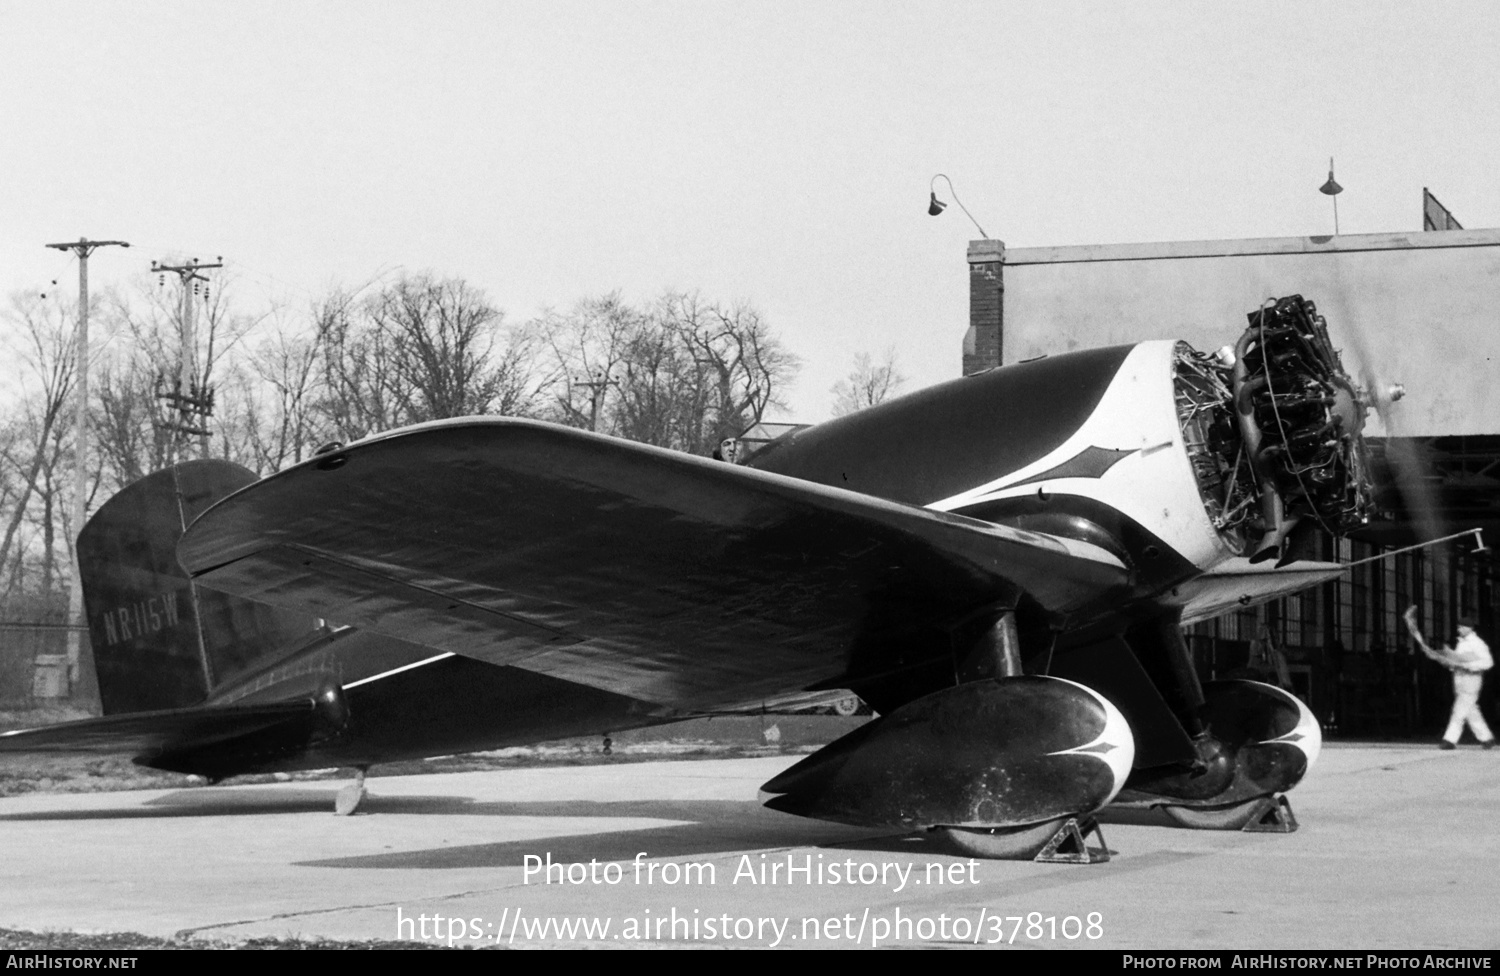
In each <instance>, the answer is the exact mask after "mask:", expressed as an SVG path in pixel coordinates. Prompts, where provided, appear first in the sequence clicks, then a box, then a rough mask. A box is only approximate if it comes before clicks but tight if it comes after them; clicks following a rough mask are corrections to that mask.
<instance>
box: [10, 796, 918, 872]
mask: <svg viewBox="0 0 1500 976" xmlns="http://www.w3.org/2000/svg"><path fill="white" fill-rule="evenodd" d="M375 789H377V790H378V786H376V787H375ZM336 792H337V790H336V789H333V788H301V789H287V788H285V787H279V786H277V787H270V786H268V787H264V788H256V787H243V786H241V787H234V788H214V787H204V788H198V789H189V790H176V791H173V792H171V793H166V794H163V795H162V796H159V797H156V798H155V799H152V800H150V801H148V802H147V803H146V804H144V805H131V806H128V807H127V806H122V807H114V808H104V809H95V810H52V811H31V812H26V813H14V814H4V815H0V821H3V820H13V821H24V820H59V821H66V820H80V821H82V820H133V819H151V818H169V817H239V816H263V815H277V814H287V815H290V814H306V813H317V814H323V815H326V816H330V817H331V816H333V813H332V810H333V799H334V795H335V793H336ZM395 815H419V816H474V817H495V818H497V821H498V820H503V818H506V817H527V818H548V817H554V818H558V819H567V820H573V821H576V820H578V819H580V818H583V819H593V818H597V819H599V820H601V821H605V820H612V819H613V820H619V819H633V820H645V819H649V820H669V821H676V822H675V823H669V824H663V825H661V826H657V827H647V828H635V829H629V830H610V829H608V825H607V824H601V828H602V830H601V831H598V832H590V831H586V832H583V833H568V834H560V835H555V836H542V837H534V838H530V839H527V840H523V841H501V842H497V843H493V844H467V845H443V846H441V847H434V848H427V849H421V850H410V851H381V852H380V853H378V854H368V855H355V856H352V857H340V858H327V859H319V860H315V861H303V862H297V863H298V864H299V865H300V866H305V867H328V868H391V869H412V868H430V869H451V868H474V867H521V866H522V863H523V859H524V858H525V857H526V855H528V854H547V853H550V854H551V855H552V859H553V860H554V861H563V862H571V861H583V862H586V861H588V860H589V859H590V858H595V859H598V860H600V861H622V860H630V859H632V858H634V857H635V856H636V855H637V854H638V853H641V852H643V851H644V852H645V853H646V854H647V856H648V857H650V858H671V857H685V856H691V855H696V854H722V853H727V852H732V851H742V850H757V849H763V848H787V847H833V846H836V847H838V848H839V849H844V850H867V851H897V852H914V850H915V849H923V850H925V851H926V852H929V853H935V854H942V853H948V851H947V850H946V849H945V848H943V847H941V846H940V845H935V846H927V845H925V838H924V837H923V835H911V834H907V835H901V834H897V835H891V834H889V833H883V834H874V833H873V832H872V831H870V830H868V829H861V828H856V827H846V826H843V825H840V824H833V823H824V822H821V821H816V820H807V819H804V818H801V817H793V816H790V815H788V814H783V813H777V812H775V811H773V810H767V809H766V808H764V807H762V806H761V805H760V803H759V802H758V801H755V800H623V801H618V802H598V801H588V800H537V801H518V802H478V801H476V800H475V799H474V798H473V797H468V796H379V795H372V796H369V797H367V798H366V800H365V802H364V803H363V804H361V806H360V809H359V812H358V813H357V814H356V816H361V817H363V816H376V817H379V816H395ZM497 832H504V825H503V823H499V822H497Z"/></svg>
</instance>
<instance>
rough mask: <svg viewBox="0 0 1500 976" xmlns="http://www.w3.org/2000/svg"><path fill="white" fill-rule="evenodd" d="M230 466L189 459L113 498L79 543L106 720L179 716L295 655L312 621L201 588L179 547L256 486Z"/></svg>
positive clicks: (250, 475)
mask: <svg viewBox="0 0 1500 976" xmlns="http://www.w3.org/2000/svg"><path fill="white" fill-rule="evenodd" d="M255 480H256V478H255V475H254V474H253V473H252V472H250V471H249V470H248V469H246V468H243V467H241V466H240V465H237V464H232V463H230V462H228V461H215V460H209V461H187V462H184V463H182V464H178V465H175V466H174V467H171V468H167V469H165V470H162V471H158V472H156V473H155V474H151V475H148V476H146V477H145V478H143V479H141V480H140V481H137V482H136V483H135V484H133V485H130V486H129V487H127V488H125V489H124V490H123V491H121V492H120V493H119V494H117V495H115V496H114V497H113V498H111V499H110V500H109V501H108V502H106V503H105V504H104V505H103V507H101V508H100V509H99V511H98V512H96V513H95V514H94V517H93V518H91V519H90V520H89V521H88V524H87V525H85V526H84V529H83V532H82V533H81V534H80V536H79V539H78V553H79V562H80V564H81V567H82V570H81V571H82V578H83V595H84V604H85V607H86V608H87V615H88V623H89V636H90V639H91V644H92V646H93V651H94V663H95V669H96V671H97V674H98V678H99V698H100V701H101V704H102V706H103V710H104V714H105V715H119V714H125V713H130V712H143V711H153V710H157V709H167V708H181V707H184V706H187V705H193V704H196V703H198V702H201V701H203V700H204V699H205V698H207V697H208V695H209V694H211V693H212V692H213V691H214V689H216V688H219V687H222V686H223V685H224V684H226V683H228V682H230V681H233V680H234V679H235V678H236V677H239V676H241V675H244V674H245V673H246V672H248V671H250V670H252V669H255V668H259V667H263V666H265V665H266V664H268V663H270V662H272V661H274V660H275V659H276V658H277V657H279V656H282V655H284V654H287V653H290V652H292V651H294V650H296V649H297V647H298V646H299V645H300V644H302V643H305V641H306V639H307V638H308V637H310V636H311V635H312V632H313V629H314V627H315V625H316V622H315V621H314V620H313V619H312V618H311V617H309V616H306V615H304V614H301V613H296V612H294V611H290V610H283V609H279V608H276V607H271V606H267V605H265V604H260V603H253V602H251V601H248V600H244V599H241V598H238V597H231V596H226V595H224V594H222V593H216V592H213V591H211V590H206V589H203V588H201V587H198V586H195V585H194V584H193V583H192V582H190V581H189V579H188V576H187V573H185V572H184V571H183V570H182V568H181V566H179V565H178V563H177V542H178V540H179V539H180V538H182V533H183V530H184V529H185V528H186V527H187V526H188V525H191V524H192V522H193V520H194V519H196V518H197V517H198V516H199V514H201V513H202V512H203V511H204V510H205V509H207V508H208V507H209V506H210V505H212V504H213V503H214V502H217V501H218V500H219V499H221V498H224V497H225V496H227V495H229V494H231V493H233V492H235V491H237V490H239V489H240V488H243V487H245V486H246V485H248V484H250V483H251V482H253V481H255Z"/></svg>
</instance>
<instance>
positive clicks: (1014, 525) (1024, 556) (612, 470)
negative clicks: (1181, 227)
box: [0, 296, 1370, 856]
mask: <svg viewBox="0 0 1500 976" xmlns="http://www.w3.org/2000/svg"><path fill="white" fill-rule="evenodd" d="M1233 335H1234V333H1233V332H1230V333H1229V334H1228V335H1227V336H1226V338H1229V337H1232V336H1233ZM1369 399H1370V398H1369V395H1368V394H1367V392H1366V391H1365V390H1363V389H1361V388H1360V386H1359V385H1358V384H1357V383H1355V382H1354V381H1353V380H1351V378H1350V377H1349V375H1348V374H1347V373H1346V372H1345V370H1344V368H1343V366H1342V364H1341V362H1340V358H1339V356H1338V354H1337V352H1336V351H1335V350H1334V348H1333V346H1332V345H1331V343H1330V341H1329V337H1328V333H1327V329H1326V326H1325V323H1324V321H1323V319H1322V318H1321V317H1320V316H1319V315H1318V314H1317V311H1316V309H1315V308H1314V307H1313V305H1312V303H1311V302H1308V301H1304V300H1303V299H1302V298H1301V297H1300V296H1293V297H1290V298H1285V299H1281V300H1279V301H1273V302H1268V303H1267V304H1266V305H1265V306H1264V307H1263V308H1261V309H1258V310H1256V311H1254V312H1252V313H1250V315H1249V325H1248V328H1245V329H1244V331H1243V333H1242V334H1240V335H1239V336H1238V341H1237V342H1234V343H1233V344H1232V345H1230V346H1227V347H1226V348H1225V349H1223V350H1220V351H1219V352H1217V353H1202V352H1198V351H1195V350H1194V349H1192V348H1190V347H1189V346H1187V345H1186V344H1184V343H1180V342H1172V341H1151V342H1143V343H1140V344H1138V345H1133V346H1120V347H1115V348H1108V349H1096V350H1091V351H1084V352H1075V353H1069V354H1066V355H1058V356H1052V357H1048V358H1043V359H1039V360H1035V361H1030V362H1024V363H1019V364H1015V365H1009V366H1005V367H1001V368H997V369H993V370H990V371H988V372H984V373H980V374H977V375H973V376H969V377H965V378H963V379H958V380H954V381H952V382H948V383H944V384H941V385H938V386H934V387H931V388H928V389H925V390H922V391H920V392H917V393H914V394H911V395H909V396H906V397H902V398H900V399H896V400H892V401H889V402H886V403H883V404H880V405H878V406H874V407H871V408H869V409H866V410H863V411H861V412H858V413H855V414H853V415H850V416H846V417H842V418H839V419H837V420H833V421H830V422H828V423H824V424H819V425H816V426H812V427H807V428H802V429H798V430H795V431H793V432H791V433H788V434H787V435H785V436H783V437H780V438H778V439H777V440H775V441H773V442H771V443H769V444H767V445H765V446H764V447H763V448H762V449H761V450H759V451H757V452H756V453H755V454H754V455H753V456H751V457H750V458H749V459H748V460H744V459H742V463H739V464H735V463H725V462H723V461H716V460H712V459H708V458H700V457H693V456H689V455H686V454H682V453H678V452H673V451H668V450H663V449H659V448H655V447H650V446H645V445H641V444H636V443H631V442H627V441H623V440H619V439H615V438H610V437H604V436H599V435H596V434H592V433H588V432H584V431H579V430H574V429H569V428H564V427H559V426H554V425H550V424H545V423H539V422H535V421H528V420H514V419H496V418H469V419H462V420H445V421H438V422H433V423H427V424H421V425H417V426H414V427H408V428H405V429H401V430H396V431H392V432H390V433H385V434H380V435H378V436H374V437H370V438H368V439H365V440H362V441H359V442H356V443H352V444H349V445H347V446H345V445H338V446H334V447H333V448H332V449H330V450H328V451H326V452H324V453H321V454H319V455H318V456H316V457H314V458H312V459H311V460H308V461H307V462H304V463H301V464H298V465H295V466H293V467H291V468H289V469H287V470H284V471H281V472H279V473H277V474H273V475H271V476H269V477H266V478H264V479H260V480H256V479H255V478H254V477H253V476H252V475H251V474H250V473H249V472H248V471H246V470H244V469H242V468H238V467H236V466H234V465H231V464H228V463H225V462H221V461H192V462H187V463H183V464H179V465H177V466H175V467H173V468H171V469H169V470H165V471H162V472H158V473H156V474H154V475H151V476H149V477H147V478H146V479H144V480H143V481H141V482H139V483H137V484H135V485H133V486H131V487H129V488H127V489H125V490H124V491H122V492H121V493H120V494H119V495H117V496H115V497H114V498H113V499H111V500H110V501H109V502H108V503H107V504H105V505H104V506H103V507H102V508H101V509H100V510H99V512H98V513H97V514H96V515H95V516H94V517H93V519H92V520H91V521H90V522H89V523H88V525H87V527H86V528H85V530H84V532H83V534H82V537H81V539H80V542H79V546H80V553H81V559H82V565H83V572H84V574H85V583H86V588H87V594H86V596H87V609H88V617H89V627H90V632H91V635H92V644H93V649H94V657H95V660H96V662H97V670H98V678H99V687H100V692H101V696H102V701H103V710H104V717H102V718H98V719H91V720H86V721H81V722H74V723H70V724H65V725H59V726H53V727H48V728H42V729H34V730H27V731H21V732H13V733H9V734H7V735H6V736H4V737H0V750H4V751H22V750H56V751H80V750H82V751H109V752H126V753H129V754H130V755H132V756H134V757H135V759H136V761H137V762H139V763H141V764H143V765H146V766H150V767H155V768H158V769H165V770H176V771H180V772H184V773H192V774H197V775H201V776H205V777H208V778H210V779H212V780H218V779H222V778H224V777H230V776H235V775H240V774H247V773H263V772H272V771H285V770H297V769H310V768H324V767H330V766H341V767H352V768H355V769H358V770H363V769H365V768H367V767H368V766H370V765H371V764H375V763H382V762H389V761H394V760H402V759H410V758H419V757H425V756H433V755H443V754H451V753H457V752H466V751H473V750H482V749H494V748H499V747H503V746H507V745H514V744H521V743H530V742H537V741H544V740H548V739H556V738H562V737H571V736H582V735H606V734H609V733H611V732H615V731H619V730H623V729H628V728H632V727H641V726H646V725H652V724H658V723H665V722H671V721H674V720H680V719H683V718H688V717H693V716H698V715H703V714H714V713H719V712H724V711H734V710H743V709H746V708H753V707H755V706H756V704H757V703H760V702H764V701H767V700H772V699H776V698H778V697H784V696H789V695H796V694H802V693H807V692H816V691H820V690H829V689H852V690H853V691H855V692H856V693H858V694H859V695H860V696H861V697H863V698H864V699H865V700H866V701H867V702H869V703H870V704H871V705H872V706H873V707H874V708H875V709H876V710H877V711H878V712H879V718H877V719H875V720H873V721H870V722H868V723H867V724H864V725H862V726H861V727H859V728H858V729H857V730H855V731H854V732H852V733H851V734H849V735H847V736H845V737H844V738H842V739H839V740H838V741H835V742H834V743H832V744H831V745H829V746H827V747H826V748H824V749H822V750H821V751H820V752H817V753H815V754H813V755H810V756H808V757H807V758H805V759H804V760H802V761H801V762H799V763H797V764H796V765H794V766H792V767H791V768H789V769H788V770H786V771H785V772H783V773H782V774H780V775H778V776H776V777H775V778H774V779H772V780H771V781H770V782H769V783H767V784H766V785H765V791H766V792H767V793H769V794H773V797H772V798H771V799H770V800H769V801H768V805H769V806H771V807H773V808H775V809H777V810H782V811H786V812H788V813H794V814H801V815H804V816H809V817H817V818H824V819H828V820H833V821H840V822H844V823H849V824H859V825H867V826H872V827H883V828H891V829H898V830H903V831H904V830H915V829H921V828H938V829H941V830H943V831H945V832H946V833H947V834H948V835H949V836H950V837H951V838H952V839H953V840H954V841H955V842H957V843H959V844H960V845H961V846H963V847H964V849H965V850H970V851H973V852H978V853H984V854H990V855H996V856H1031V855H1032V854H1034V853H1036V852H1037V851H1038V850H1039V849H1041V848H1043V847H1044V846H1046V845H1052V846H1053V847H1055V846H1056V842H1057V841H1058V839H1059V838H1060V837H1061V836H1062V832H1064V831H1065V830H1067V829H1069V828H1071V829H1073V830H1074V831H1075V832H1076V830H1077V825H1078V824H1079V823H1080V822H1082V823H1083V824H1085V825H1086V826H1087V824H1088V821H1087V819H1086V818H1088V817H1089V816H1090V815H1091V814H1093V813H1094V812H1096V811H1098V810H1099V809H1100V808H1101V807H1103V806H1105V805H1106V804H1108V803H1110V802H1111V801H1115V802H1127V801H1128V802H1133V803H1138V804H1146V805H1153V806H1160V807H1163V808H1164V809H1166V810H1167V811H1168V812H1169V813H1170V814H1171V815H1173V816H1175V817H1176V818H1177V819H1179V820H1180V821H1182V822H1183V823H1188V824H1192V825H1196V826H1205V827H1219V828H1239V827H1242V826H1244V825H1245V824H1246V823H1247V822H1259V823H1267V824H1272V823H1273V822H1279V823H1282V824H1283V825H1284V824H1285V823H1286V820H1285V817H1286V815H1287V814H1288V813H1289V811H1288V810H1287V808H1286V806H1285V800H1284V798H1283V797H1281V794H1282V793H1284V792H1285V791H1286V790H1288V789H1290V788H1291V787H1292V786H1293V785H1295V784H1296V783H1297V782H1298V781H1299V780H1300V779H1301V777H1302V776H1303V774H1304V773H1305V772H1306V770H1307V768H1308V766H1309V765H1310V764H1311V763H1312V762H1313V760H1314V759H1315V758H1316V756H1317V752H1318V747H1319V743H1320V736H1319V730H1318V724H1317V722H1316V721H1315V720H1314V719H1313V716H1312V715H1311V713H1310V712H1309V711H1308V709H1307V708H1306V707H1305V706H1304V705H1302V704H1301V703H1300V702H1298V701H1297V700H1296V699H1295V698H1293V697H1292V696H1290V695H1288V694H1286V693H1285V692H1283V691H1281V690H1279V689H1275V688H1272V687H1270V686H1268V685H1262V684H1256V683H1252V682H1235V681H1230V682H1210V683H1207V684H1204V683H1200V681H1199V678H1198V676H1197V674H1196V672H1195V671H1194V667H1193V662H1192V658H1191V654H1190V652H1189V649H1188V647H1187V645H1186V643H1185V641H1184V639H1183V636H1182V633H1181V625H1182V624H1183V622H1184V620H1191V619H1199V618H1201V617H1203V616H1205V615H1208V614H1210V613H1214V612H1220V611H1222V610H1224V609H1226V608H1229V607H1233V606H1235V605H1237V604H1243V603H1246V602H1250V601H1252V600H1263V599H1269V598H1271V597H1273V596H1275V595H1278V594H1279V593H1282V592H1286V591H1289V590H1292V589H1297V588H1300V587H1302V586H1305V585H1307V584H1308V583H1310V582H1316V581H1318V580H1321V579H1324V578H1327V576H1328V574H1329V573H1330V572H1337V570H1336V569H1334V570H1329V569H1328V568H1327V567H1326V566H1321V565H1315V566H1313V567H1312V568H1311V569H1309V570H1305V571H1302V572H1298V568H1299V566H1305V565H1306V563H1298V558H1299V555H1300V554H1302V553H1306V552H1310V551H1311V547H1310V546H1308V545H1307V541H1308V540H1309V538H1311V537H1312V536H1313V535H1314V534H1315V533H1319V532H1328V533H1334V534H1339V533H1343V532H1345V531H1347V530H1349V529H1351V528H1354V527H1356V526H1358V525H1359V524H1360V523H1361V522H1362V521H1363V520H1365V519H1366V518H1367V513H1368V511H1369V508H1370V481H1369V477H1368V473H1367V464H1366V460H1365V457H1366V455H1365V447H1364V444H1363V440H1362V437H1361V429H1362V427H1363V423H1364V417H1365V411H1366V407H1367V406H1368V404H1369ZM1289 564H1291V565H1289ZM1278 566H1281V567H1284V568H1281V569H1278V568H1277V567H1278ZM361 779H362V773H361ZM359 795H361V794H360V793H359V788H358V787H357V786H356V787H355V788H354V792H353V793H352V794H350V793H348V792H347V791H346V793H345V794H341V803H342V804H343V805H344V808H345V809H349V808H352V805H353V803H354V802H357V800H358V797H359ZM1277 811H1280V813H1279V814H1278V813H1277ZM1277 816H1281V817H1282V818H1283V819H1282V820H1280V821H1277V820H1276V818H1277Z"/></svg>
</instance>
